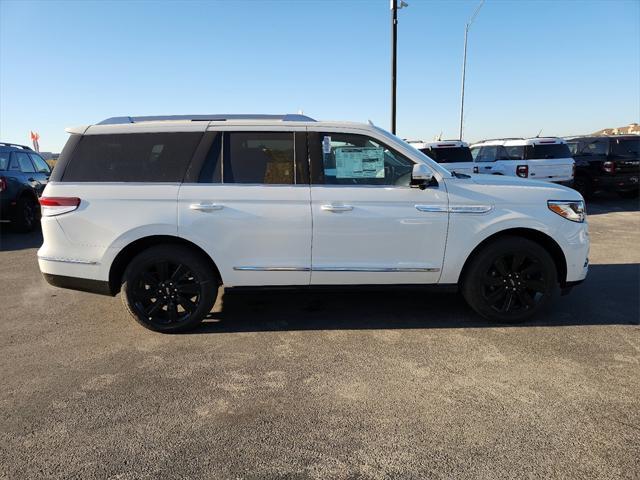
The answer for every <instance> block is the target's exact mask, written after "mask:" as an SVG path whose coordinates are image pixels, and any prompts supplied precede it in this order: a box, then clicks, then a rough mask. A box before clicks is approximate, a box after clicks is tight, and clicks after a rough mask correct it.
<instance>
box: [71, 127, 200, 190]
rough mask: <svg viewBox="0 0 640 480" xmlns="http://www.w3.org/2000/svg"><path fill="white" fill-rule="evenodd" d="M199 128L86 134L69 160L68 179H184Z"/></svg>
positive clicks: (152, 180) (151, 180)
mask: <svg viewBox="0 0 640 480" xmlns="http://www.w3.org/2000/svg"><path fill="white" fill-rule="evenodd" d="M201 138H202V133H200V132H177V133H132V134H115V135H85V136H83V137H82V138H81V139H80V140H79V142H78V144H77V145H76V147H75V149H74V150H73V153H72V154H71V156H70V157H69V159H68V160H67V162H66V166H65V168H64V172H63V173H62V179H61V180H62V181H65V182H181V181H182V179H183V178H184V174H185V172H186V170H187V167H188V166H189V163H190V161H191V158H192V157H193V153H194V152H195V149H196V147H197V146H198V143H199V141H200V139H201Z"/></svg>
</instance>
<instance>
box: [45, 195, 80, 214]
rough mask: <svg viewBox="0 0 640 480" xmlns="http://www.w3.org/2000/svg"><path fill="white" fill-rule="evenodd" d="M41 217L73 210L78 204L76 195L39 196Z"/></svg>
mask: <svg viewBox="0 0 640 480" xmlns="http://www.w3.org/2000/svg"><path fill="white" fill-rule="evenodd" d="M40 205H41V206H42V216H43V217H53V216H54V215H61V214H63V213H69V212H73V211H74V210H75V209H76V208H78V207H79V206H80V199H79V198H78V197H40Z"/></svg>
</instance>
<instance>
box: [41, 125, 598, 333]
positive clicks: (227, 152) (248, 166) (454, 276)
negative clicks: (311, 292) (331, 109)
mask: <svg viewBox="0 0 640 480" xmlns="http://www.w3.org/2000/svg"><path fill="white" fill-rule="evenodd" d="M68 132H69V133H71V136H70V138H69V140H68V142H67V144H66V146H65V147H64V150H63V152H62V154H61V156H60V159H59V160H58V164H57V165H56V167H55V169H54V172H53V174H52V177H51V181H50V182H49V184H48V185H47V187H46V189H45V191H44V194H43V196H42V198H41V205H42V230H43V234H44V244H43V245H42V247H41V248H40V250H38V261H39V264H40V269H41V271H42V272H43V273H44V276H45V278H46V279H47V281H49V283H51V284H53V285H56V286H59V287H66V288H73V289H78V290H85V291H92V292H99V293H105V294H108V295H115V294H116V293H117V292H121V294H122V299H123V302H124V305H125V307H126V308H127V309H128V311H129V312H130V313H131V315H133V317H134V318H135V319H136V320H137V321H138V322H140V323H141V324H142V325H144V326H145V327H147V328H150V329H152V330H156V331H162V332H175V331H181V330H185V329H188V328H190V327H193V326H194V325H196V324H197V323H199V322H200V321H201V320H202V319H203V318H204V317H205V316H206V315H207V314H208V312H209V311H210V310H211V308H212V306H213V304H214V302H215V299H216V295H217V292H218V289H219V287H220V286H222V285H224V286H225V287H256V286H259V287H274V286H305V287H308V286H320V285H365V286H366V285H378V286H380V285H398V284H400V285H407V286H414V287H415V286H416V285H434V284H437V285H441V286H449V287H451V286H458V287H459V288H460V290H461V292H462V294H463V295H464V298H465V299H466V300H467V302H468V303H469V304H470V305H471V306H472V307H473V308H474V309H475V310H476V312H478V313H479V314H480V315H482V316H484V317H486V318H488V319H493V320H498V321H519V320H523V319H525V318H528V317H530V316H531V315H532V314H534V313H535V312H537V311H539V310H540V309H541V308H543V307H544V306H545V305H547V304H548V303H549V301H550V299H551V297H552V295H553V294H554V292H555V291H556V290H557V289H558V287H560V288H562V289H564V290H568V289H569V288H570V287H571V286H573V285H574V284H576V283H579V282H580V281H582V280H583V279H584V278H585V276H586V274H587V253H588V250H589V235H588V231H587V224H586V222H585V213H584V203H583V199H582V197H581V196H580V194H579V193H577V192H576V191H574V190H571V189H568V188H565V187H562V186H557V185H553V184H549V183H544V182H534V181H527V180H521V179H512V178H508V177H492V176H487V175H482V176H480V175H478V176H472V177H471V176H467V175H461V174H451V173H450V172H449V171H447V170H446V169H444V168H442V167H441V166H439V165H438V164H437V163H436V162H434V161H432V160H431V159H430V158H429V157H427V156H425V155H423V154H422V153H420V152H418V151H417V150H416V149H414V148H413V147H411V146H410V145H408V144H407V143H405V142H403V141H402V140H400V139H398V138H397V137H395V136H393V135H391V134H389V133H387V132H386V131H384V130H382V129H380V128H377V127H375V126H372V125H364V124H356V123H340V122H316V121H314V120H312V119H310V118H308V117H304V116H298V115H284V116H275V115H262V116H260V115H253V116H220V115H208V116H206V115H201V116H173V117H140V118H131V117H118V118H113V119H109V120H105V121H104V122H101V123H100V124H97V125H92V126H89V127H82V128H73V129H70V130H68Z"/></svg>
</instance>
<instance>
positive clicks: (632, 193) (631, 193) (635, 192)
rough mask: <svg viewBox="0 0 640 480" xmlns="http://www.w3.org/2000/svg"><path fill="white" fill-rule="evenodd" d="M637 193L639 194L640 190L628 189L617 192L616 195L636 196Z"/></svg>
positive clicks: (624, 196)
mask: <svg viewBox="0 0 640 480" xmlns="http://www.w3.org/2000/svg"><path fill="white" fill-rule="evenodd" d="M638 194H640V190H628V191H626V192H618V195H620V197H622V198H627V199H628V198H638Z"/></svg>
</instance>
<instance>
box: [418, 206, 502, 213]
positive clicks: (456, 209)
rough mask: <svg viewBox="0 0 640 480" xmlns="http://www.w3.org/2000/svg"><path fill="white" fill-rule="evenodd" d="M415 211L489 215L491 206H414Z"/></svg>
mask: <svg viewBox="0 0 640 480" xmlns="http://www.w3.org/2000/svg"><path fill="white" fill-rule="evenodd" d="M416 210H418V211H420V212H430V213H475V214H483V213H489V212H490V211H491V210H493V205H454V206H450V207H445V206H442V205H416Z"/></svg>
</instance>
